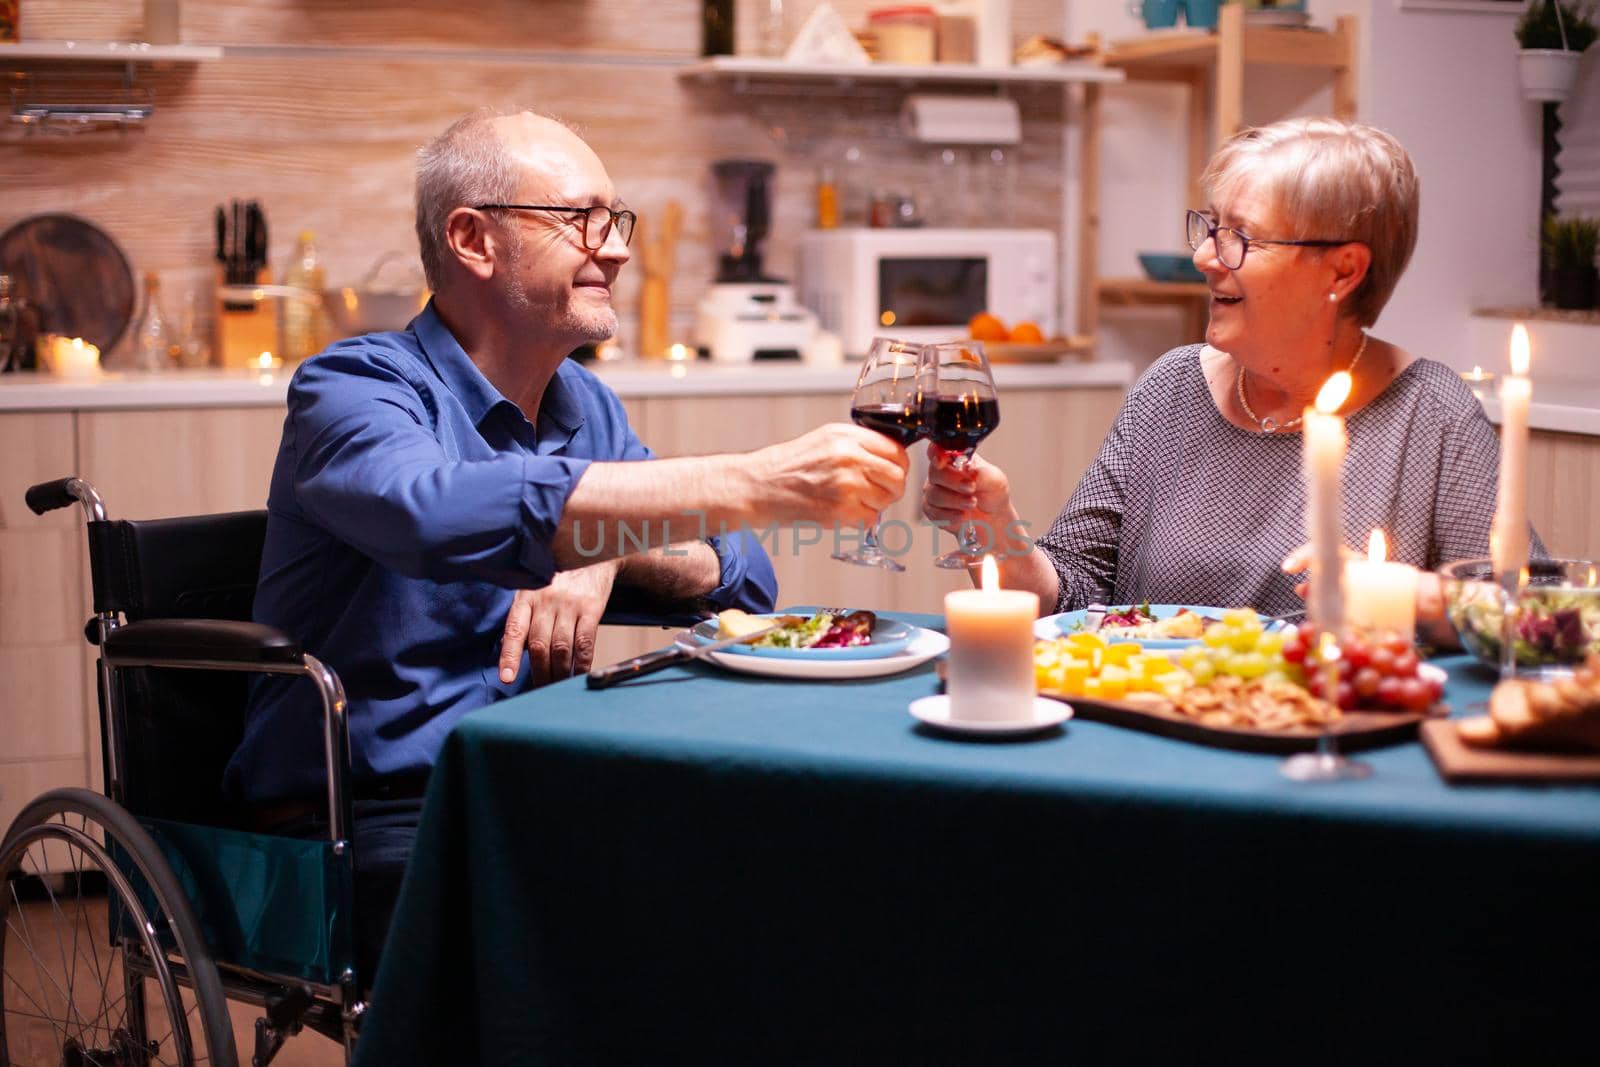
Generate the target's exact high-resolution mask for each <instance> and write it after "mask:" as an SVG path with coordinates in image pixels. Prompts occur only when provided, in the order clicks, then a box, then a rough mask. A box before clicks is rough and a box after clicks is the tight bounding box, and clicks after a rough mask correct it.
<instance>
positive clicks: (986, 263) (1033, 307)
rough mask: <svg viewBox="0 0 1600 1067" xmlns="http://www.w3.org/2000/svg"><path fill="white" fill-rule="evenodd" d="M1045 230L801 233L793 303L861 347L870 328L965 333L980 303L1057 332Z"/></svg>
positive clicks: (893, 332)
mask: <svg viewBox="0 0 1600 1067" xmlns="http://www.w3.org/2000/svg"><path fill="white" fill-rule="evenodd" d="M1057 262H1058V261H1057V259H1056V236H1055V234H1054V233H1052V232H1051V231H1049V230H988V229H963V230H942V229H926V230H925V229H840V230H811V231H809V232H807V233H806V234H804V235H803V236H802V237H801V238H800V243H799V249H798V267H799V269H798V271H797V272H796V273H797V274H798V278H799V289H800V302H801V303H802V304H804V305H805V306H806V307H808V308H810V309H811V310H812V311H814V312H816V314H817V318H818V319H819V320H820V323H821V326H822V328H823V329H825V330H829V331H831V332H833V333H836V334H838V335H839V340H840V342H841V344H842V345H843V348H844V350H845V352H847V353H849V354H851V355H857V356H859V355H863V354H865V353H866V351H867V349H868V348H870V347H871V344H872V339H873V338H874V337H877V336H880V335H881V336H887V337H896V338H899V339H900V340H903V341H911V342H915V343H921V344H929V343H933V342H937V341H953V340H957V339H959V338H962V337H965V336H967V322H968V321H969V320H970V319H971V318H972V316H974V315H976V314H977V313H978V312H980V311H987V312H989V313H991V314H993V315H997V316H999V317H1000V318H1001V319H1002V320H1004V321H1005V322H1006V324H1007V325H1015V324H1016V323H1018V322H1024V321H1028V322H1035V323H1037V324H1038V325H1039V328H1040V329H1041V330H1043V331H1044V335H1045V336H1046V337H1053V336H1054V335H1055V332H1056V299H1057V293H1058V288H1057Z"/></svg>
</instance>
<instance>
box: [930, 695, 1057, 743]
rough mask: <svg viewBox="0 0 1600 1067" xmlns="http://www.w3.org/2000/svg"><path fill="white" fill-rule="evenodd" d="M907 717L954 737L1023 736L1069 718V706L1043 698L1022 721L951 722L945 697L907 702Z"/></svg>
mask: <svg viewBox="0 0 1600 1067" xmlns="http://www.w3.org/2000/svg"><path fill="white" fill-rule="evenodd" d="M911 714H912V715H913V716H914V717H916V718H917V719H919V720H920V721H922V722H925V723H927V724H928V725H929V726H932V727H934V728H935V729H938V730H949V731H951V732H952V733H958V734H1026V733H1032V732H1033V731H1035V730H1044V729H1048V728H1049V727H1051V726H1055V725H1057V724H1059V723H1063V722H1066V721H1067V720H1068V719H1070V718H1072V705H1071V704H1063V703H1062V702H1061V701H1059V700H1048V699H1046V698H1044V697H1034V698H1033V714H1032V715H1030V716H1029V717H1028V718H1025V719H951V718H950V697H949V696H948V695H947V694H945V693H940V694H938V695H937V696H931V697H923V698H922V699H921V700H913V701H912V702H911Z"/></svg>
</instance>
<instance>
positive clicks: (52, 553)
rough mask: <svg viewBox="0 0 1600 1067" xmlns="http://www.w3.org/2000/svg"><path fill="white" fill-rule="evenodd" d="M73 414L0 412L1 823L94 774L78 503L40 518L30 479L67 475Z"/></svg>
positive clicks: (70, 456)
mask: <svg viewBox="0 0 1600 1067" xmlns="http://www.w3.org/2000/svg"><path fill="white" fill-rule="evenodd" d="M73 448H74V446H73V416H72V415H71V414H70V413H67V412H48V413H31V412H30V413H25V414H0V455H4V456H5V462H4V463H0V827H3V826H7V825H10V822H11V820H12V818H14V817H15V816H16V814H17V812H18V811H19V810H21V808H22V805H23V804H25V803H26V802H27V801H29V800H32V799H33V797H34V796H35V795H36V794H38V793H40V792H41V791H43V790H45V789H48V788H52V787H55V786H63V785H83V784H85V783H86V782H87V781H88V765H87V758H88V757H87V754H88V751H89V748H90V744H91V738H94V737H97V736H98V734H97V733H91V732H90V731H89V724H88V720H87V719H86V718H85V715H84V712H85V707H86V705H85V700H84V697H85V693H86V692H92V690H86V689H85V684H86V680H85V675H84V673H83V670H82V655H83V648H84V642H83V622H84V619H85V618H86V617H87V615H86V614H85V609H84V605H86V604H87V603H88V597H87V595H86V593H85V591H84V587H83V584H82V582H83V577H82V571H81V569H80V566H79V560H80V559H81V557H82V552H83V536H82V533H81V529H82V525H83V515H82V512H81V511H80V510H77V509H74V510H61V511H53V512H50V513H49V514H47V515H44V516H36V515H34V514H33V513H32V512H31V511H29V510H28V507H27V505H26V504H24V503H23V499H22V498H23V494H24V493H25V492H26V490H27V488H28V486H30V485H33V484H35V483H37V482H42V481H46V480H48V479H51V478H59V477H61V476H62V475H63V474H67V473H70V472H71V470H72V467H73Z"/></svg>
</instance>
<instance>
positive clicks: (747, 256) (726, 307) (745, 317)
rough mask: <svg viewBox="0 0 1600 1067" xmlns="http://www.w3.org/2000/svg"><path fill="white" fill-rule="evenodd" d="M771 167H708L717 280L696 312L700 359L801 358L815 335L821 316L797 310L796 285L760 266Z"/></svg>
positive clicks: (720, 163) (731, 162) (732, 162)
mask: <svg viewBox="0 0 1600 1067" xmlns="http://www.w3.org/2000/svg"><path fill="white" fill-rule="evenodd" d="M774 169H775V168H774V167H773V165H772V164H771V163H766V162H762V161H760V160H749V159H722V160H717V161H716V162H714V163H712V164H711V173H712V175H713V177H714V179H715V183H716V189H715V195H714V197H713V199H712V204H711V236H712V240H713V241H715V242H716V253H717V279H716V281H715V282H714V283H713V284H712V285H711V287H710V288H709V289H707V290H706V294H705V295H704V296H703V297H701V298H700V303H699V304H698V305H697V306H696V308H695V329H694V333H695V344H696V345H697V346H699V348H700V351H701V352H702V354H705V355H709V356H710V358H711V359H712V360H714V361H716V362H721V363H745V362H749V361H750V360H756V359H799V358H801V356H802V354H803V353H804V352H805V350H806V346H807V345H809V344H810V343H811V341H812V338H813V337H814V335H815V334H816V331H817V317H816V316H815V315H813V314H812V313H811V312H810V311H808V310H806V309H805V308H804V307H801V306H800V303H799V302H798V301H797V300H796V299H795V295H794V287H793V286H791V285H789V284H788V283H787V282H785V281H784V280H783V279H781V278H773V277H769V276H768V275H767V274H766V272H765V270H764V269H763V267H762V263H761V245H762V242H764V241H765V240H766V239H767V234H768V231H769V228H770V224H771V218H772V214H771V212H772V194H771V185H772V176H773V171H774Z"/></svg>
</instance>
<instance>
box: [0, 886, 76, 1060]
mask: <svg viewBox="0 0 1600 1067" xmlns="http://www.w3.org/2000/svg"><path fill="white" fill-rule="evenodd" d="M34 866H35V869H37V867H38V863H37V861H35V863H34ZM47 891H48V890H47ZM11 900H12V903H13V907H12V911H11V914H13V915H15V916H16V917H17V919H18V921H20V922H21V923H22V926H21V927H20V928H18V927H17V926H15V925H13V924H12V922H11V920H10V919H9V918H8V919H7V920H6V927H7V929H9V930H11V931H12V932H13V933H15V934H16V935H17V937H18V939H19V940H20V944H21V947H22V948H23V949H25V950H26V951H27V953H28V959H29V961H30V962H31V963H32V964H33V974H34V978H35V979H36V980H37V981H38V983H39V985H38V989H39V995H40V996H45V994H46V986H50V987H53V988H54V989H55V991H56V993H57V994H58V995H59V996H60V997H61V998H62V1000H63V1001H64V1002H65V1004H66V1009H65V1011H64V1012H63V1015H64V1016H65V1014H66V1013H68V1012H70V1011H71V1010H72V1002H71V1000H70V999H69V998H68V997H67V995H66V992H65V991H64V990H62V988H61V984H60V983H59V982H57V981H56V980H55V976H54V975H53V974H51V973H50V972H49V970H48V969H47V968H45V967H44V966H43V962H44V961H43V959H42V958H41V957H40V955H39V950H38V949H36V948H35V947H34V944H33V931H32V929H31V928H30V927H29V925H28V915H27V911H26V910H25V909H24V908H23V907H22V902H21V901H20V900H19V899H18V898H17V889H16V885H15V884H13V885H12V887H11ZM11 980H12V981H13V982H16V984H17V985H18V987H19V988H20V987H21V983H20V982H17V979H16V978H15V976H13V977H12V979H11ZM29 999H30V1000H32V999H33V998H32V997H29ZM46 999H48V998H46ZM34 1003H35V1004H38V1001H34ZM39 1010H40V1011H48V1010H49V1009H48V1008H47V1007H46V1006H44V1005H40V1006H39ZM66 1021H67V1020H66V1019H65V1018H63V1019H62V1026H61V1027H60V1029H61V1030H62V1031H63V1034H62V1036H63V1037H65V1036H66V1034H65V1029H66V1026H65V1024H66Z"/></svg>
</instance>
